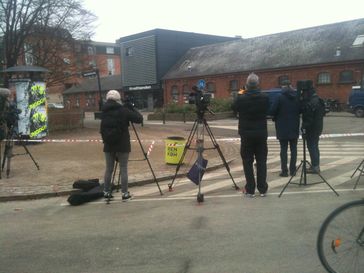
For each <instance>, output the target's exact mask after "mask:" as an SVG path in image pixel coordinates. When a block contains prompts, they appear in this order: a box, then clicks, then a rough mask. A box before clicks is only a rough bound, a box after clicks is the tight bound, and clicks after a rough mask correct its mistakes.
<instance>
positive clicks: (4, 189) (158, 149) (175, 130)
mask: <svg viewBox="0 0 364 273" xmlns="http://www.w3.org/2000/svg"><path fill="white" fill-rule="evenodd" d="M145 120H146V119H145ZM135 127H136V131H137V134H138V136H139V138H140V139H141V143H142V145H143V148H144V150H145V152H146V153H148V151H149V152H150V155H149V157H148V158H149V161H150V163H151V165H152V169H153V171H154V173H155V176H156V178H157V180H158V181H163V180H172V178H173V176H174V174H175V171H176V165H170V164H166V163H165V149H166V147H165V142H164V140H165V139H166V138H167V137H168V136H182V137H184V138H185V139H186V140H187V138H188V135H189V133H190V130H191V129H192V123H191V122H190V123H186V124H184V123H171V122H169V123H168V124H166V125H163V124H162V122H160V126H159V125H155V122H154V125H152V123H148V121H146V122H145V123H144V126H143V127H142V126H140V125H135ZM156 128H158V130H156ZM98 130H99V121H95V120H92V119H89V120H87V121H85V128H84V129H82V130H77V131H70V132H57V133H54V134H51V135H50V136H49V137H48V139H53V140H58V142H52V143H48V142H46V143H37V144H34V145H27V146H26V147H27V148H28V150H29V151H30V153H31V155H32V156H33V157H34V159H35V161H36V162H37V164H38V165H39V167H40V170H37V168H36V166H35V164H34V162H33V161H32V159H31V158H30V157H29V155H27V154H24V153H25V150H24V148H23V147H22V146H21V145H14V148H13V153H14V154H21V153H22V154H24V155H19V156H18V155H17V156H14V157H13V158H12V159H11V168H10V175H9V178H6V171H5V170H4V171H3V173H2V179H0V202H1V201H2V202H3V201H12V200H27V199H36V198H47V197H54V196H63V195H69V194H70V193H72V192H73V191H75V190H74V189H73V188H72V185H73V182H74V181H76V180H79V179H94V178H98V179H99V180H100V183H102V182H103V174H104V168H105V163H104V154H103V152H102V147H103V144H102V142H101V141H100V139H101V138H100V135H99V132H98ZM130 130H131V131H130V135H131V139H132V140H133V141H132V152H131V154H130V158H129V168H128V171H129V186H130V187H133V186H137V185H143V184H147V183H154V178H153V175H152V172H151V170H150V168H149V165H148V162H147V161H146V160H145V159H144V156H143V153H142V149H141V147H140V145H139V142H137V141H136V139H137V138H136V136H135V134H134V131H133V130H132V128H130ZM205 139H206V140H205V141H206V144H205V147H212V144H211V142H210V140H209V139H208V138H205ZM220 148H221V150H222V152H223V154H224V157H225V159H226V160H227V161H228V162H230V161H232V160H233V159H235V158H237V157H238V149H236V148H235V147H234V144H233V143H226V144H224V145H221V146H220ZM196 156H197V154H196V152H195V151H192V150H188V151H187V153H186V156H185V160H184V164H183V165H182V166H181V168H180V170H179V172H178V175H179V177H180V176H185V175H186V173H187V172H188V171H189V169H190V168H191V166H192V164H193V163H194V162H195V160H196ZM204 156H205V157H206V158H208V160H209V162H208V170H211V169H215V168H218V167H223V162H222V160H221V158H220V156H219V154H218V152H217V150H216V149H215V150H208V151H205V152H204ZM143 159H144V160H143ZM135 160H141V161H135ZM5 169H6V167H5ZM141 170H143V171H141ZM167 190H168V189H162V191H167ZM131 191H132V189H131Z"/></svg>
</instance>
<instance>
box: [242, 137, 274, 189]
mask: <svg viewBox="0 0 364 273" xmlns="http://www.w3.org/2000/svg"><path fill="white" fill-rule="evenodd" d="M267 154H268V147H267V138H266V137H242V138H241V146H240V155H241V158H242V160H243V167H244V173H245V179H246V185H245V190H246V192H247V193H250V194H254V192H255V187H257V188H258V191H259V192H260V193H266V192H267V190H268V184H267ZM254 159H255V160H256V163H257V183H256V184H255V177H254V169H253V163H254Z"/></svg>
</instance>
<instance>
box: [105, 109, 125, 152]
mask: <svg viewBox="0 0 364 273" xmlns="http://www.w3.org/2000/svg"><path fill="white" fill-rule="evenodd" d="M100 131H101V137H102V140H103V142H104V143H105V144H109V145H115V144H117V143H119V142H120V141H121V135H122V130H121V128H120V120H119V119H118V118H117V117H115V116H112V115H107V116H105V117H102V119H101V130H100Z"/></svg>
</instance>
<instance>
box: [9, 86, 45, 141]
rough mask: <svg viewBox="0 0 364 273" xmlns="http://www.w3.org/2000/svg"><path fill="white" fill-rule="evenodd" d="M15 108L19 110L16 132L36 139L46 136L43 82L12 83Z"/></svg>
mask: <svg viewBox="0 0 364 273" xmlns="http://www.w3.org/2000/svg"><path fill="white" fill-rule="evenodd" d="M13 83H14V84H15V90H16V102H17V108H18V109H19V110H21V113H20V114H19V120H18V132H19V134H21V135H28V136H29V137H30V138H34V139H38V138H42V137H45V136H46V135H47V131H48V130H47V129H48V126H47V123H48V119H47V112H46V86H45V83H44V82H32V81H30V80H18V81H15V82H13Z"/></svg>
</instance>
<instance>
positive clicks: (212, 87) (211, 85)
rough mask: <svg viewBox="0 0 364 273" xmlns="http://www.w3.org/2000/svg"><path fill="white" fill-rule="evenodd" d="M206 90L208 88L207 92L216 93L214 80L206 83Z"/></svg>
mask: <svg viewBox="0 0 364 273" xmlns="http://www.w3.org/2000/svg"><path fill="white" fill-rule="evenodd" d="M206 90H207V92H209V93H215V91H216V90H215V84H214V83H213V82H208V83H207V84H206Z"/></svg>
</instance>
